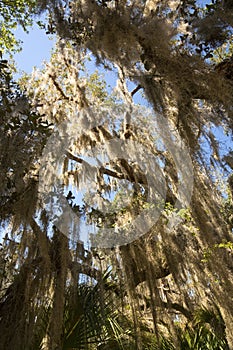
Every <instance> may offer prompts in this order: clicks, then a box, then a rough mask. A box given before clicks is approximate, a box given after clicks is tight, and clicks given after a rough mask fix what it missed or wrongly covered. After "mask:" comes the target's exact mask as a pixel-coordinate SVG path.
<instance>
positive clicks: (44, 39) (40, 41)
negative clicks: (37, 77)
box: [14, 24, 55, 73]
mask: <svg viewBox="0 0 233 350" xmlns="http://www.w3.org/2000/svg"><path fill="white" fill-rule="evenodd" d="M15 34H16V37H17V39H20V40H21V41H23V43H22V51H21V52H19V53H17V54H15V55H14V59H15V62H16V64H17V69H18V70H19V72H20V71H21V70H23V71H25V72H27V73H31V72H32V69H33V67H34V66H36V67H40V66H41V64H42V63H43V61H44V60H49V58H50V52H51V49H52V47H53V45H54V42H55V40H54V39H55V38H54V39H53V40H52V38H51V36H48V35H46V34H45V30H43V29H40V28H39V27H38V25H36V24H35V25H34V26H33V27H32V28H29V33H28V34H27V33H25V32H24V31H23V30H22V28H18V29H17V31H16V32H15Z"/></svg>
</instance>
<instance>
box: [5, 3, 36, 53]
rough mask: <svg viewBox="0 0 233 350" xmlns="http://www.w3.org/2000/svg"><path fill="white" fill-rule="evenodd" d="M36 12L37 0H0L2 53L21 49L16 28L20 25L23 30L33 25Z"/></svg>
mask: <svg viewBox="0 0 233 350" xmlns="http://www.w3.org/2000/svg"><path fill="white" fill-rule="evenodd" d="M35 13H36V1H32V0H16V1H11V0H1V2H0V14H1V17H0V34H1V35H0V36H1V39H0V51H1V54H3V53H5V52H7V53H13V52H14V51H17V50H19V48H20V41H19V40H17V39H16V38H15V34H14V30H15V29H17V27H18V25H20V26H21V27H22V28H23V30H25V31H27V27H28V26H30V25H32V17H33V15H34V14H35Z"/></svg>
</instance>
